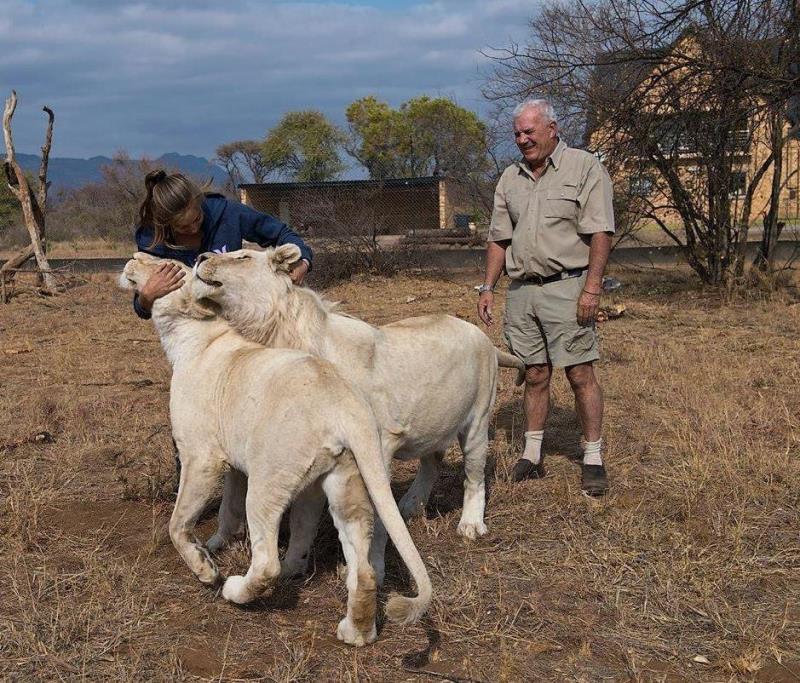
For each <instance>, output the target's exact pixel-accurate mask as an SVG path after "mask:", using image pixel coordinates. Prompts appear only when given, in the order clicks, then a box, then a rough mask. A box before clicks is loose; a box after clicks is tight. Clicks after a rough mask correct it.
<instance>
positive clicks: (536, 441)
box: [512, 363, 553, 481]
mask: <svg viewBox="0 0 800 683" xmlns="http://www.w3.org/2000/svg"><path fill="white" fill-rule="evenodd" d="M552 375H553V369H552V367H551V366H550V365H549V364H545V363H541V364H537V365H529V366H528V367H527V368H525V394H524V397H523V400H522V408H523V411H524V412H525V450H524V452H523V454H522V457H521V458H520V459H519V460H518V461H517V463H516V464H515V465H514V471H513V473H512V479H513V480H514V481H522V480H524V479H539V478H541V477H544V464H543V463H542V459H541V447H542V436H543V434H544V423H545V422H546V421H547V414H548V413H549V412H550V378H551V377H552Z"/></svg>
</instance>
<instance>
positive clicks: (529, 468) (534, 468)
mask: <svg viewBox="0 0 800 683" xmlns="http://www.w3.org/2000/svg"><path fill="white" fill-rule="evenodd" d="M544 474H545V472H544V459H542V460H540V461H539V462H538V463H534V462H531V461H530V460H526V459H525V458H520V459H519V460H517V462H516V464H515V465H514V469H513V471H512V472H511V481H524V480H525V479H544Z"/></svg>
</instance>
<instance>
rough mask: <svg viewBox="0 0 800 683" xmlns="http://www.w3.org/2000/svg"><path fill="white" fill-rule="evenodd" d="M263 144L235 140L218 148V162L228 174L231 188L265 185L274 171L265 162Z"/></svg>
mask: <svg viewBox="0 0 800 683" xmlns="http://www.w3.org/2000/svg"><path fill="white" fill-rule="evenodd" d="M262 147H263V143H262V142H260V141H259V140H234V141H233V142H227V143H225V144H224V145H220V146H219V147H217V150H216V154H217V158H216V161H218V162H219V163H220V164H222V166H223V168H224V169H225V170H226V171H227V172H228V178H229V179H230V183H231V188H232V189H233V190H235V189H236V186H237V185H238V184H239V183H243V182H247V181H252V182H254V183H263V182H265V181H266V179H267V176H268V175H269V174H270V172H271V171H272V170H273V169H272V168H270V166H269V165H268V164H266V163H265V162H264V156H263V154H262Z"/></svg>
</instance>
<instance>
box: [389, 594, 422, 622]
mask: <svg viewBox="0 0 800 683" xmlns="http://www.w3.org/2000/svg"><path fill="white" fill-rule="evenodd" d="M429 605H430V598H428V599H427V600H426V599H424V598H420V597H417V598H407V597H404V596H402V595H398V594H397V593H392V594H391V595H390V596H389V601H388V602H387V603H386V617H387V618H388V619H389V621H391V622H393V623H395V624H400V625H401V626H408V625H409V624H415V623H416V622H418V621H419V620H420V619H421V618H422V615H423V614H425V612H426V611H427V609H428V607H429Z"/></svg>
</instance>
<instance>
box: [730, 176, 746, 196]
mask: <svg viewBox="0 0 800 683" xmlns="http://www.w3.org/2000/svg"><path fill="white" fill-rule="evenodd" d="M746 189H747V173H745V172H744V171H734V172H733V173H731V195H734V196H737V197H738V196H740V195H743V194H744V193H745V190H746Z"/></svg>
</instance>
